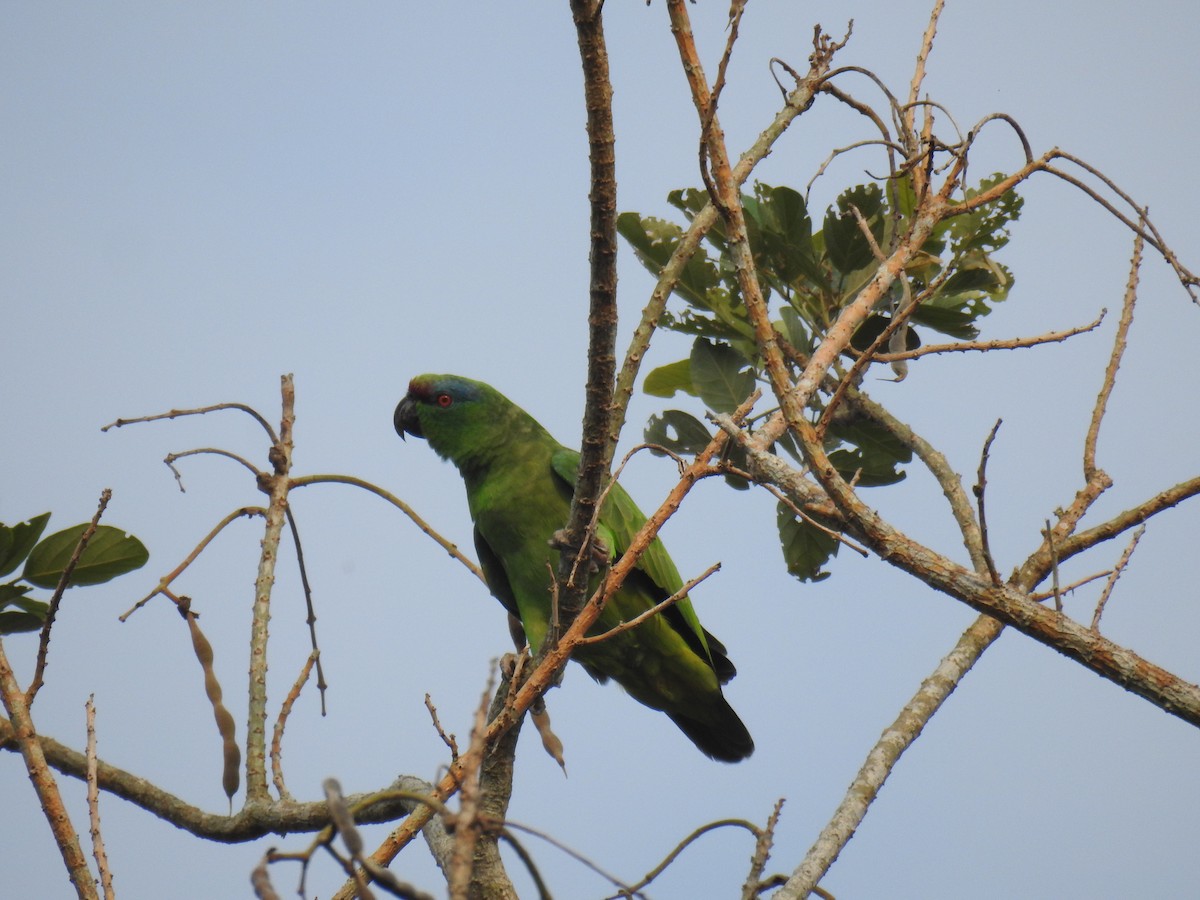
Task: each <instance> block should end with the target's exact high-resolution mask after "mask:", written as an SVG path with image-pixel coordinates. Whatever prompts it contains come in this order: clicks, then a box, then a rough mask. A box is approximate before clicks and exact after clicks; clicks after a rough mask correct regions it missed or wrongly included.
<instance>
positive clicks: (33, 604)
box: [0, 513, 150, 634]
mask: <svg viewBox="0 0 1200 900" xmlns="http://www.w3.org/2000/svg"><path fill="white" fill-rule="evenodd" d="M49 521H50V513H42V514H41V515H40V516H35V517H34V518H32V519H30V520H29V521H28V522H22V523H21V524H19V525H14V526H12V527H9V526H7V525H2V524H0V576H3V575H8V574H10V573H12V572H13V571H14V570H15V569H16V568H17V566H19V565H21V563H24V564H25V565H24V568H23V569H22V572H21V575H20V577H18V578H15V579H13V580H12V581H10V582H8V583H7V584H0V634H14V633H16V632H20V631H36V630H37V629H39V628H41V627H42V623H43V622H44V621H45V620H46V613H47V611H48V609H49V607H48V605H47V604H46V603H45V602H43V601H41V600H36V599H34V598H32V597H28V596H26V595H27V594H28V593H29V592H30V590H32V587H31V586H33V587H40V588H49V589H51V590H52V589H54V588H56V587H58V582H59V580H60V579H61V578H62V575H63V572H64V571H65V570H66V567H67V564H68V563H69V561H70V559H71V556H72V555H73V554H74V552H75V547H76V546H77V545H78V543H79V538H80V537H81V536H82V535H83V533H84V531H85V530H86V529H87V528H88V524H87V523H84V524H82V525H75V526H72V527H71V528H67V529H64V530H63V531H59V532H57V533H56V534H52V535H50V536H49V537H47V538H45V539H44V540H42V541H39V540H38V538H40V537H41V535H42V532H43V531H45V529H46V523H47V522H49ZM149 556H150V554H149V553H148V551H147V550H146V548H145V546H144V545H143V544H142V542H141V541H139V540H138V539H137V538H135V537H134V536H133V535H130V534H126V533H125V532H124V531H123V530H122V529H120V528H113V527H111V526H108V525H98V526H97V527H96V531H95V533H94V534H93V535H92V537H91V540H90V541H89V542H88V545H87V549H85V550H84V552H83V554H82V555H81V556H80V557H79V561H78V562H77V563H76V565H75V569H74V571H73V572H72V573H71V580H70V582H69V583H68V585H67V586H68V587H75V586H77V585H87V584H102V583H103V582H105V581H111V580H112V579H113V578H116V577H117V576H118V575H124V574H125V573H126V572H132V571H133V570H134V569H139V568H141V567H142V566H143V565H145V564H146V560H147V559H149ZM19 581H26V582H28V584H18V582H19Z"/></svg>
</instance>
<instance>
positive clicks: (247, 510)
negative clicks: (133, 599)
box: [117, 506, 267, 622]
mask: <svg viewBox="0 0 1200 900" xmlns="http://www.w3.org/2000/svg"><path fill="white" fill-rule="evenodd" d="M266 515H267V511H266V510H265V509H263V508H262V507H261V506H243V507H241V508H240V509H235V510H234V511H233V512H231V513H230V514H229V515H227V516H226V517H225V518H223V519H222V520H221V521H220V522H218V523H217V524H216V525H214V526H213V528H212V529H211V530H210V531H209V532H208V534H206V535H205V536H204V538H203V539H202V540H201V541H200V543H199V544H197V545H196V546H195V547H194V548H193V549H192V552H191V553H189V554H188V555H187V556H186V557H185V558H184V560H183V562H181V563H180V564H179V565H177V566H176V567H175V568H174V569H172V570H171V571H170V572H168V573H167V574H166V575H164V576H163V577H162V578H161V579H159V582H158V586H157V587H155V588H154V590H152V591H151V592H150V593H148V594H147V595H146V596H145V597H143V598H142V599H141V600H139V601H138V602H137V603H135V604H133V606H131V607H130V608H129V609H127V610H125V612H123V613H121V615H119V616H118V617H117V620H118V621H120V622H124V621H125V620H126V619H128V618H129V617H130V616H131V615H133V614H134V613H135V612H137V611H138V610H139V609H141V608H142V607H143V606H145V605H146V604H147V603H149V602H150V601H151V600H152V599H153V598H154V597H156V596H157V595H158V594H165V593H167V588H169V587H170V586H171V583H172V582H173V581H175V579H176V578H178V577H179V576H180V575H182V574H183V571H184V570H185V569H186V568H187V567H188V566H190V565H191V564H192V563H193V562H195V561H196V557H198V556H199V555H200V554H201V553H202V552H203V551H204V548H205V547H207V546H208V545H209V544H210V543H211V542H212V539H213V538H215V537H216V536H217V535H218V534H220V532H221V530H222V529H224V528H225V526H226V525H228V524H229V523H230V522H232V521H234V520H235V519H238V518H241V517H242V516H263V517H265V516H266Z"/></svg>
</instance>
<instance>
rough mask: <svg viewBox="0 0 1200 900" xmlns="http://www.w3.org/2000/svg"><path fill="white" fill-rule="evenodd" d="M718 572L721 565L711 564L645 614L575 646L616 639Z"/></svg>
mask: <svg viewBox="0 0 1200 900" xmlns="http://www.w3.org/2000/svg"><path fill="white" fill-rule="evenodd" d="M720 570H721V564H720V563H713V564H712V565H711V566H709V567H708V568H707V569H705V570H704V571H703V572H701V573H700V574H699V575H697V576H696V577H695V578H693V579H691V580H690V581H687V582H685V583H684V585H683V587H681V588H680V589H679V590H677V591H676V592H675V593H673V594H672V595H671V596H670V597H668V598H667V599H666V600H661V601H659V602H658V603H656V604H654V605H653V606H652V607H650V608H649V609H648V610H646V611H645V612H643V613H639V614H638V615H636V616H634V617H633V618H632V619H629V620H628V621H626V622H621V623H620V624H618V625H614V626H613V627H612V628H610V629H608V631H605V632H602V633H601V634H593V635H588V636H586V637H583V638H580V639H579V643H578V644H577V645H576V646H579V647H584V646H587V645H588V644H598V643H600V642H601V641H606V640H608V639H609V638H611V637H616V636H617V635H618V634H622V633H623V632H626V631H630V630H631V629H634V628H637V627H638V626H639V625H641V624H642V623H643V622H645V621H646V620H647V619H652V618H653V617H654V616H657V615H658V614H659V613H661V612H662V611H663V610H665V609H667V608H668V607H671V606H674V605H675V604H676V603H678V602H679V601H680V600H684V599H686V598H687V595H688V593H689V592H690V591H691V590H692V588H694V587H695V586H696V585H698V584H699V583H700V582H702V581H704V580H705V579H706V578H708V576H710V575H712V574H713V573H714V572H719V571H720Z"/></svg>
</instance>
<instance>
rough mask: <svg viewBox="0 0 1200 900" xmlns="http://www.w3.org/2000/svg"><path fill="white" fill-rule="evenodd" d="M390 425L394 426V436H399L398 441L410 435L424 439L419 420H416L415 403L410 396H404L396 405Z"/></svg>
mask: <svg viewBox="0 0 1200 900" xmlns="http://www.w3.org/2000/svg"><path fill="white" fill-rule="evenodd" d="M392 424H393V425H395V426H396V434H398V435H400V439H401V440H403V439H404V435H405V434H411V435H413V436H414V437H425V435H424V433H423V432H422V431H421V420H420V419H418V418H417V401H416V400H414V399H413V398H412V397H410V396H405V398H404V399H403V400H401V401H400V402H399V403H398V404H397V405H396V413H395V415H394V416H392Z"/></svg>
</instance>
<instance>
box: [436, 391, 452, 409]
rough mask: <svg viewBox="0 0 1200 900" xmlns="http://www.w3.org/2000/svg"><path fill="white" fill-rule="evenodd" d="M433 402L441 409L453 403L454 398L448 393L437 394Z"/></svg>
mask: <svg viewBox="0 0 1200 900" xmlns="http://www.w3.org/2000/svg"><path fill="white" fill-rule="evenodd" d="M434 402H435V403H437V405H438V406H440V407H441V408H442V409H446V408H447V407H450V406H452V405H453V404H454V398H453V397H451V396H450V395H449V394H438V395H437V397H436V398H435V400H434Z"/></svg>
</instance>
